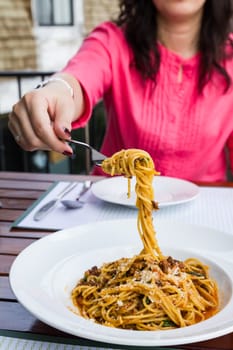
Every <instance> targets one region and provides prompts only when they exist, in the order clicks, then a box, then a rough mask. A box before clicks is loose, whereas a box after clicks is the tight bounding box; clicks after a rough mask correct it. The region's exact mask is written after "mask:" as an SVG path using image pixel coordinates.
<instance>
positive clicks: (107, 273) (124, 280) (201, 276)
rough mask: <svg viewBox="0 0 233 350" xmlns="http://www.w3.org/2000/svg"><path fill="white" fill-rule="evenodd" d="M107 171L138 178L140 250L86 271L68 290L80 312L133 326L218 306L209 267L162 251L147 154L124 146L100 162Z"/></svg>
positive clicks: (167, 322)
mask: <svg viewBox="0 0 233 350" xmlns="http://www.w3.org/2000/svg"><path fill="white" fill-rule="evenodd" d="M102 169H103V170H104V171H105V173H107V174H110V175H112V176H114V175H123V176H125V177H126V178H128V194H130V179H131V178H132V177H133V176H135V177H136V186H135V191H136V195H137V200H136V206H137V208H138V219H137V223H138V225H137V226H138V231H139V234H140V237H141V240H142V243H143V249H142V251H141V252H140V253H139V254H138V255H135V256H133V257H130V258H121V259H119V260H116V261H113V262H109V263H104V264H103V265H102V266H101V267H97V266H94V267H92V268H91V269H90V270H88V271H86V272H85V274H84V276H83V278H82V279H81V280H80V281H78V283H77V285H76V286H75V288H74V289H73V291H72V301H73V303H74V305H76V306H77V307H78V309H79V312H80V314H81V315H82V316H83V317H85V318H88V319H92V320H94V321H95V322H97V323H100V324H102V325H105V326H110V327H118V328H123V329H134V330H158V329H172V328H177V327H185V326H189V325H192V324H195V323H197V322H200V321H202V320H204V319H206V318H208V317H210V316H211V315H213V314H214V313H216V312H217V310H218V304H219V301H218V289H217V285H216V283H215V281H214V280H213V279H211V278H210V276H209V272H208V267H207V266H205V265H204V264H202V263H201V262H200V261H199V260H197V259H195V258H190V259H187V260H186V261H184V262H182V261H178V260H176V259H173V258H172V257H170V256H169V257H165V256H164V255H163V253H162V252H161V250H160V248H159V245H158V242H157V239H156V232H155V230H154V226H153V217H152V212H153V210H154V209H158V205H157V203H156V202H155V201H154V191H153V186H152V182H153V178H154V176H155V175H159V173H158V172H156V170H155V169H154V164H153V161H152V159H151V157H150V155H149V154H148V153H147V152H145V151H142V150H138V149H128V150H122V151H120V152H117V153H115V154H114V155H113V156H112V157H111V158H107V159H106V160H104V161H103V163H102Z"/></svg>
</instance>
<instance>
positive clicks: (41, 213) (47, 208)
mask: <svg viewBox="0 0 233 350" xmlns="http://www.w3.org/2000/svg"><path fill="white" fill-rule="evenodd" d="M76 186H77V183H76V182H71V183H69V185H68V186H66V187H65V188H64V189H63V190H62V191H61V192H60V193H59V194H58V195H57V196H56V197H55V198H54V199H52V200H51V201H49V202H48V203H46V204H45V205H43V206H42V207H41V208H39V210H38V211H37V212H36V213H35V214H34V216H33V219H34V220H35V221H39V220H41V219H43V218H44V217H45V216H46V215H47V214H48V213H50V212H51V211H52V210H53V209H54V208H55V207H56V206H57V204H58V203H59V201H60V200H61V199H62V198H63V197H64V196H65V195H66V194H67V193H69V192H70V191H72V190H73V189H74V188H75V187H76Z"/></svg>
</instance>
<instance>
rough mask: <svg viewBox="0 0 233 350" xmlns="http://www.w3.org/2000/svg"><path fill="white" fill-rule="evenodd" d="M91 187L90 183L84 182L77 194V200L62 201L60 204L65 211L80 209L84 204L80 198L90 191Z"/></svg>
mask: <svg viewBox="0 0 233 350" xmlns="http://www.w3.org/2000/svg"><path fill="white" fill-rule="evenodd" d="M91 185H92V182H91V181H89V180H87V181H84V183H83V187H82V189H81V191H80V193H79V194H78V196H77V198H76V199H75V200H69V199H64V200H62V201H61V203H62V204H63V205H64V206H65V207H66V208H67V209H78V208H82V207H83V205H84V204H85V202H82V201H80V198H81V197H82V196H83V195H84V194H85V193H86V192H87V191H88V190H89V189H90V187H91Z"/></svg>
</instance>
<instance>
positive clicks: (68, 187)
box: [56, 182, 77, 199]
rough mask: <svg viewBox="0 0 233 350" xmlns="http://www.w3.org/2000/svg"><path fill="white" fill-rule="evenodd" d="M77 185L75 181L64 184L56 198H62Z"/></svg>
mask: <svg viewBox="0 0 233 350" xmlns="http://www.w3.org/2000/svg"><path fill="white" fill-rule="evenodd" d="M76 186H77V183H76V182H71V183H70V184H69V185H68V186H66V187H65V188H64V189H63V190H62V191H61V192H60V193H59V194H58V195H57V197H56V198H57V199H61V198H63V197H64V196H65V195H66V194H67V193H69V192H70V191H72V190H73V189H74V188H75V187H76Z"/></svg>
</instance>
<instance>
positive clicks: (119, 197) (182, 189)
mask: <svg viewBox="0 0 233 350" xmlns="http://www.w3.org/2000/svg"><path fill="white" fill-rule="evenodd" d="M135 183H136V180H135V177H133V178H132V180H131V195H130V198H128V197H127V189H128V187H127V179H126V178H125V177H123V176H115V177H112V178H107V179H104V180H101V181H98V182H96V183H94V184H93V185H92V193H93V194H94V195H95V196H96V197H97V198H99V199H102V200H104V201H107V202H110V203H114V204H121V205H126V206H130V207H135V203H136V193H135V190H134V187H135ZM153 188H154V196H155V201H156V202H158V203H159V207H160V208H161V207H165V206H168V205H174V204H180V203H185V202H189V201H191V200H193V199H195V198H196V197H197V196H198V194H199V187H198V186H197V185H195V184H193V183H192V182H189V181H186V180H182V179H177V178H173V177H168V176H155V177H154V180H153Z"/></svg>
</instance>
